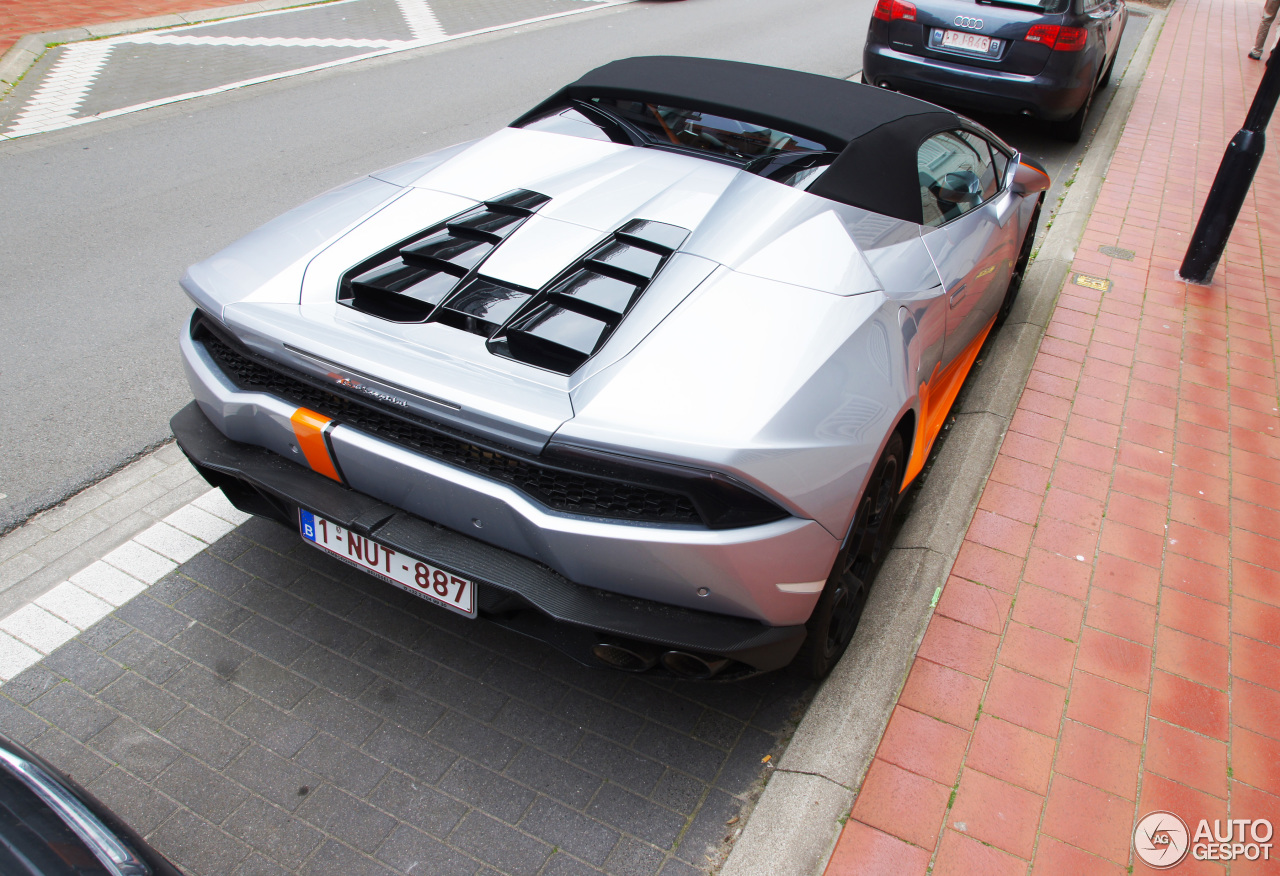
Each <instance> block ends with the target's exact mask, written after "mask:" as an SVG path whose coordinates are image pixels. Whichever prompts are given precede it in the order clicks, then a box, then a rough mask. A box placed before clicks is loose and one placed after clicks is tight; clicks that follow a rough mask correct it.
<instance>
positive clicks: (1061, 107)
mask: <svg viewBox="0 0 1280 876" xmlns="http://www.w3.org/2000/svg"><path fill="white" fill-rule="evenodd" d="M1059 54H1061V53H1059ZM862 64H863V69H862V72H863V75H864V76H866V78H867V81H868V82H870V83H872V84H873V85H880V84H881V83H887V84H888V87H889V88H892V89H893V90H894V91H901V92H903V93H905V94H910V95H912V96H914V97H919V98H922V99H924V100H928V101H932V102H934V103H941V104H946V105H949V106H959V107H965V108H968V109H974V110H981V111H984V112H994V113H1009V114H1017V113H1026V114H1029V115H1031V116H1034V117H1035V118H1039V119H1045V120H1047V121H1059V120H1062V119H1066V118H1070V117H1071V116H1072V115H1073V114H1074V113H1075V112H1076V110H1078V109H1079V108H1080V107H1081V106H1082V105H1083V104H1084V102H1085V99H1086V98H1087V97H1088V96H1089V88H1090V86H1091V85H1092V83H1091V82H1090V81H1089V80H1088V79H1079V77H1072V76H1062V75H1060V72H1061V71H1055V70H1048V72H1047V73H1045V72H1042V73H1041V74H1039V75H1036V76H1027V75H1023V74H1019V73H1002V72H1000V71H999V70H984V69H979V68H975V67H966V66H963V65H961V64H955V63H952V62H949V61H945V60H941V59H938V58H928V57H922V56H920V55H912V54H908V53H907V52H901V51H898V50H896V49H892V48H889V47H888V46H884V45H878V44H872V43H868V44H867V47H866V49H865V51H864V52H863V62H862ZM1076 80H1079V81H1076Z"/></svg>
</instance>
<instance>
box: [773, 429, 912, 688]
mask: <svg viewBox="0 0 1280 876" xmlns="http://www.w3.org/2000/svg"><path fill="white" fill-rule="evenodd" d="M905 457H906V453H905V451H904V449H903V443H902V435H900V434H899V433H897V432H894V433H893V434H892V435H891V436H890V437H889V442H888V444H886V445H885V448H884V452H882V453H881V454H880V459H879V460H877V461H876V466H875V469H874V470H873V471H872V473H871V478H870V480H868V481H867V488H866V490H864V491H863V494H862V498H861V499H860V500H859V501H858V510H857V513H856V514H854V517H853V525H852V526H851V527H850V528H849V534H848V535H847V536H846V537H845V541H844V547H842V548H841V549H840V553H839V554H837V555H836V562H835V565H834V566H833V567H832V570H831V574H830V576H828V578H827V583H826V586H825V587H824V588H823V589H822V595H821V596H820V597H818V604H817V605H816V606H814V609H813V614H812V615H811V616H810V617H809V622H808V623H807V624H805V626H806V627H807V628H808V631H809V634H808V636H806V637H805V641H804V645H803V647H802V648H801V650H800V655H799V657H798V658H797V662H798V663H799V664H800V665H801V666H803V667H804V669H805V671H807V672H808V673H809V676H810V677H811V678H816V679H820V678H825V677H826V676H827V674H828V673H829V672H831V670H832V669H833V668H834V667H835V665H836V663H837V662H838V661H839V660H840V656H841V655H842V654H844V651H845V648H847V647H849V642H850V641H851V640H852V639H853V633H854V630H856V629H857V628H858V620H859V619H860V618H861V617H862V610H863V609H864V608H865V607H866V605H867V597H868V596H869V595H870V594H871V584H872V582H873V581H874V580H875V576H876V572H877V571H878V570H879V568H880V564H881V563H882V562H883V561H884V558H885V555H886V554H887V553H888V552H889V547H890V545H891V544H892V535H893V522H894V520H893V518H894V512H895V511H897V509H898V499H899V496H900V490H901V487H902V475H903V471H904V469H905V467H906V458H905Z"/></svg>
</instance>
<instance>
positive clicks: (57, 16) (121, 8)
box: [0, 0, 252, 55]
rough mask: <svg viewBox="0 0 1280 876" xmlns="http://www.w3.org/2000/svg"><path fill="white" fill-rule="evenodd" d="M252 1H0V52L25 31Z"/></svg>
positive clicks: (61, 28) (189, 10) (143, 16)
mask: <svg viewBox="0 0 1280 876" xmlns="http://www.w3.org/2000/svg"><path fill="white" fill-rule="evenodd" d="M249 2H252V0H213V2H211V0H0V55H3V54H4V53H5V52H6V51H8V50H9V47H10V46H12V45H13V44H14V43H15V42H17V41H18V39H19V38H20V37H23V36H26V35H27V34H29V33H43V32H44V31H50V30H63V29H65V28H69V27H88V26H91V25H95V24H106V23H108V22H113V21H129V20H131V19H135V18H150V17H151V16H153V15H165V14H168V13H173V12H195V11H198V10H201V9H207V8H210V7H214V6H226V7H228V8H229V9H231V10H232V11H231V12H230V13H229V14H234V7H235V6H238V5H242V4H244V3H249Z"/></svg>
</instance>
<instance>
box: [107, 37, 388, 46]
mask: <svg viewBox="0 0 1280 876" xmlns="http://www.w3.org/2000/svg"><path fill="white" fill-rule="evenodd" d="M120 42H123V43H133V44H135V45H150V46H271V47H277V46H280V47H285V48H304V49H330V48H332V49H390V48H394V47H396V46H403V45H405V44H406V43H408V42H410V40H365V39H330V38H323V37H231V36H188V35H185V34H161V33H144V34H139V35H137V36H130V37H125V38H123V39H122V40H120Z"/></svg>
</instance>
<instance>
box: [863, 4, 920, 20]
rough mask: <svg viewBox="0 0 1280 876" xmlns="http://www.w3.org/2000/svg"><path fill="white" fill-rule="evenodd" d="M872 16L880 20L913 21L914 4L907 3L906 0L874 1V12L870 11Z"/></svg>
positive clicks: (914, 17)
mask: <svg viewBox="0 0 1280 876" xmlns="http://www.w3.org/2000/svg"><path fill="white" fill-rule="evenodd" d="M871 14H872V16H873V17H874V18H878V19H880V20H881V21H896V20H899V19H900V20H902V21H915V20H916V6H915V4H914V3H907V2H906V0H879V2H878V3H876V9H875V12H873V13H871Z"/></svg>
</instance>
